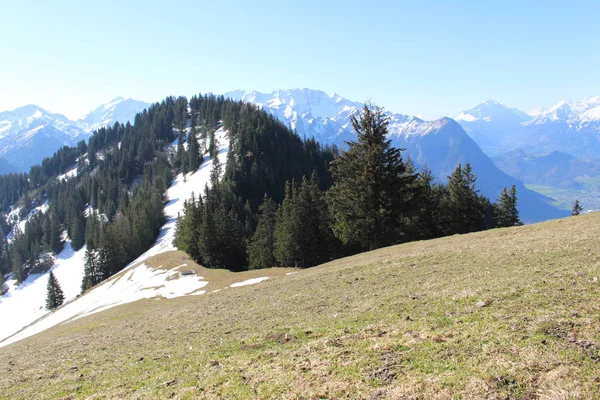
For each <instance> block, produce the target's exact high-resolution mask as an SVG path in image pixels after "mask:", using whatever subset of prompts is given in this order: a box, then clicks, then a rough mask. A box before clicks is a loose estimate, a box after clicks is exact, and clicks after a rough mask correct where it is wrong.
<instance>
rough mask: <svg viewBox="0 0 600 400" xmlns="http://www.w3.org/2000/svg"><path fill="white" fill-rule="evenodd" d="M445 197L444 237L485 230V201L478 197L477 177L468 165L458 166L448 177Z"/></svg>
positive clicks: (443, 211)
mask: <svg viewBox="0 0 600 400" xmlns="http://www.w3.org/2000/svg"><path fill="white" fill-rule="evenodd" d="M448 178H449V180H448V185H447V186H446V189H447V191H446V195H445V196H444V198H443V199H442V213H443V217H442V221H441V222H442V224H443V225H444V228H445V231H444V234H446V235H453V234H456V233H468V232H476V231H480V230H483V229H485V227H486V214H487V201H486V200H487V199H486V198H485V197H483V196H480V195H479V190H477V188H476V186H475V181H476V180H477V177H476V176H475V174H473V171H472V169H471V165H470V164H468V163H467V164H465V166H464V167H463V166H462V165H461V164H459V165H458V166H457V167H456V169H455V170H454V172H453V173H452V175H451V176H449V177H448Z"/></svg>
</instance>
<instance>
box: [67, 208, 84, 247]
mask: <svg viewBox="0 0 600 400" xmlns="http://www.w3.org/2000/svg"><path fill="white" fill-rule="evenodd" d="M70 237H71V245H72V246H73V250H75V251H77V250H79V249H81V248H82V247H83V245H84V244H85V218H84V217H83V214H82V213H81V212H78V213H77V215H76V216H75V217H74V218H73V222H72V225H71V232H70Z"/></svg>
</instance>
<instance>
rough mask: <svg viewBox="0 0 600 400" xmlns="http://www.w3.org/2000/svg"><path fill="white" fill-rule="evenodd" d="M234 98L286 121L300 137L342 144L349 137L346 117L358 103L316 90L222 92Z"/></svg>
mask: <svg viewBox="0 0 600 400" xmlns="http://www.w3.org/2000/svg"><path fill="white" fill-rule="evenodd" d="M225 97H229V98H231V99H234V100H242V101H246V102H249V103H254V104H257V105H259V106H260V107H262V108H263V109H265V110H267V111H268V112H270V113H271V114H273V115H274V116H275V117H277V118H278V119H279V120H280V121H282V122H284V123H286V124H287V125H289V126H290V128H291V129H293V130H295V131H296V132H298V134H300V135H301V136H306V137H314V138H315V139H317V140H318V141H319V142H322V143H343V142H344V141H345V140H350V139H352V135H348V132H349V131H351V130H352V127H351V126H350V118H351V117H352V115H354V114H355V113H356V112H357V111H358V110H360V108H362V104H361V103H358V102H354V101H350V100H347V99H344V98H342V97H340V96H338V95H337V94H333V95H331V96H330V95H328V94H326V93H325V92H322V91H320V90H310V89H291V90H276V91H274V92H272V93H260V92H257V91H254V90H253V91H242V90H237V91H234V92H229V93H226V94H225Z"/></svg>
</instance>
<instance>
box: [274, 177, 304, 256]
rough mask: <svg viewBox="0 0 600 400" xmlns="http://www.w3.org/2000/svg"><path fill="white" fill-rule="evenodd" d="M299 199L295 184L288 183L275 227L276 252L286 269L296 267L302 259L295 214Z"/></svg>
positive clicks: (297, 222)
mask: <svg viewBox="0 0 600 400" xmlns="http://www.w3.org/2000/svg"><path fill="white" fill-rule="evenodd" d="M297 197H298V189H297V188H296V185H295V184H294V182H293V181H292V182H286V185H285V198H284V199H283V203H282V204H281V206H280V207H279V211H278V212H277V223H276V225H275V250H274V255H275V259H276V260H277V262H278V263H279V264H280V265H282V266H285V267H294V266H296V263H297V262H298V261H299V259H300V252H299V249H298V238H297V235H298V232H297V226H298V225H299V223H300V222H299V221H298V220H297V214H296V213H295V212H294V210H295V208H296V203H297Z"/></svg>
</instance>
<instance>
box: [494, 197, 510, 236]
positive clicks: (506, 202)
mask: <svg viewBox="0 0 600 400" xmlns="http://www.w3.org/2000/svg"><path fill="white" fill-rule="evenodd" d="M509 207H510V197H509V195H508V191H507V190H506V187H504V188H503V189H502V192H501V193H500V197H498V201H497V203H496V204H494V220H495V225H496V227H498V228H503V227H507V226H511V224H510V217H509V214H508V209H509Z"/></svg>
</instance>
